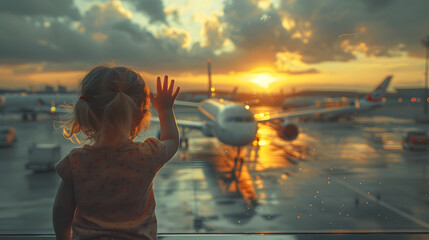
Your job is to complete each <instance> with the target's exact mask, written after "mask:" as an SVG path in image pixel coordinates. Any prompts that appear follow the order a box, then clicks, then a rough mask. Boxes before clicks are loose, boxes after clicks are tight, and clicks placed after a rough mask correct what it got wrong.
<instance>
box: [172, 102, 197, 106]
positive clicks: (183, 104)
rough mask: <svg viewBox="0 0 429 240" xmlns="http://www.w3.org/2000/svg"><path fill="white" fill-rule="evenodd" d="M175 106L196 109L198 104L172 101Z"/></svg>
mask: <svg viewBox="0 0 429 240" xmlns="http://www.w3.org/2000/svg"><path fill="white" fill-rule="evenodd" d="M174 105H175V106H181V107H198V106H199V103H197V102H188V101H174Z"/></svg>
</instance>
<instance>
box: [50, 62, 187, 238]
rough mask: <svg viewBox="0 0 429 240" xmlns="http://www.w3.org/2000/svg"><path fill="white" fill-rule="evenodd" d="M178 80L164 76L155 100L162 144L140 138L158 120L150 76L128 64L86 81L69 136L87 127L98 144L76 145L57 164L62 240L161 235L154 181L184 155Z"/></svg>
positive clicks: (99, 70)
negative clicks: (180, 151) (177, 112)
mask: <svg viewBox="0 0 429 240" xmlns="http://www.w3.org/2000/svg"><path fill="white" fill-rule="evenodd" d="M173 88H174V80H171V83H170V86H169V87H168V77H167V76H165V77H164V84H163V86H161V79H160V78H159V77H158V79H157V95H156V96H154V95H152V93H151V94H150V100H151V102H152V104H153V105H154V107H155V108H156V110H157V111H158V115H159V119H160V124H161V139H160V140H161V141H160V140H158V139H156V138H148V139H146V140H145V141H144V142H142V143H141V142H133V139H134V138H135V137H136V135H137V134H138V133H139V132H140V130H141V129H142V128H144V127H145V126H146V125H147V123H148V121H149V118H150V113H149V111H148V110H149V99H148V98H149V90H148V87H147V85H146V83H145V81H144V80H143V79H142V77H141V76H140V75H139V74H138V73H136V72H135V71H133V70H131V69H128V68H125V67H113V68H110V67H103V66H99V67H96V68H94V69H92V70H91V71H90V72H89V73H88V74H87V75H86V76H85V77H84V79H83V81H82V83H81V86H80V91H79V93H80V97H79V100H78V101H77V102H76V104H75V105H74V108H73V113H72V115H71V118H70V121H69V122H67V123H66V124H65V125H64V126H63V132H64V135H65V136H66V137H67V138H71V137H76V136H75V134H77V133H79V132H83V133H84V134H85V135H86V136H87V139H88V140H90V141H91V143H92V144H91V145H84V146H83V147H82V148H75V149H73V150H72V151H71V152H70V153H69V154H68V155H67V156H66V157H65V158H64V159H63V160H61V161H60V162H58V163H57V165H56V171H57V172H58V174H59V175H60V176H61V178H62V181H61V184H60V186H59V188H58V191H57V195H56V198H55V202H54V206H53V225H54V230H55V233H56V236H57V239H70V235H71V229H73V236H72V239H157V224H156V223H157V222H156V216H155V199H154V194H153V190H152V181H153V178H154V177H155V174H156V172H157V171H158V170H159V169H160V168H161V167H162V166H163V165H164V164H165V163H166V162H167V161H168V160H170V159H171V157H172V156H173V155H174V154H175V153H176V151H177V149H178V146H179V132H178V129H177V124H176V119H175V117H174V112H173V104H174V100H175V99H176V96H177V94H178V93H179V89H180V88H179V87H178V88H177V89H176V91H174V93H173Z"/></svg>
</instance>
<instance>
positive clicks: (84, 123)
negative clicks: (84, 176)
mask: <svg viewBox="0 0 429 240" xmlns="http://www.w3.org/2000/svg"><path fill="white" fill-rule="evenodd" d="M79 96H80V97H79V99H78V100H77V102H76V103H75V104H74V105H73V106H69V107H68V108H69V109H72V112H71V113H70V114H69V115H68V116H67V117H66V121H63V122H62V126H61V128H62V129H63V135H64V137H66V138H68V139H70V140H71V141H72V142H74V141H73V138H75V139H76V140H77V142H78V143H80V141H79V138H78V137H77V136H76V134H77V133H79V132H82V133H84V134H85V135H86V136H87V138H86V139H87V140H90V141H95V140H96V139H97V138H99V137H101V136H103V134H105V133H106V132H109V133H114V134H115V136H120V135H125V134H127V135H128V136H127V137H128V139H130V140H132V139H134V138H135V137H136V136H137V135H138V134H139V132H140V131H141V130H142V129H145V128H146V127H147V126H148V124H149V119H150V112H149V88H148V87H147V85H146V83H145V81H144V80H143V78H142V77H141V76H140V74H138V73H137V72H135V71H133V70H132V69H129V68H126V67H106V66H98V67H95V68H93V69H92V70H91V71H89V73H88V74H87V75H86V76H85V77H84V78H83V80H82V82H81V84H80V88H79Z"/></svg>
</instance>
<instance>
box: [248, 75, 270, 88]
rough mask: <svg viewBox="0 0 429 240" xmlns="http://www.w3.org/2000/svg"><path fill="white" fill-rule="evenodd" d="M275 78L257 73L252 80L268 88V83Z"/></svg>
mask: <svg viewBox="0 0 429 240" xmlns="http://www.w3.org/2000/svg"><path fill="white" fill-rule="evenodd" d="M274 81H275V79H274V78H273V77H271V76H269V75H267V74H258V75H256V77H255V78H254V79H253V82H255V83H256V84H258V85H260V86H261V87H263V88H265V89H268V87H269V85H270V83H272V82H274Z"/></svg>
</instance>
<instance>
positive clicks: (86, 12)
mask: <svg viewBox="0 0 429 240" xmlns="http://www.w3.org/2000/svg"><path fill="white" fill-rule="evenodd" d="M427 9H429V1H426V0H412V1H401V0H353V1H352V0H348V1H344V0H323V1H320V0H284V1H281V0H277V1H276V0H235V1H232V0H226V1H220V0H204V1H202V0H174V1H173V0H123V1H120V0H113V1H111V0H109V1H102V0H98V1H90V0H39V1H34V0H16V1H0V87H11V88H21V87H24V88H28V87H30V86H33V87H36V86H39V85H43V84H51V85H57V84H62V85H66V86H68V87H69V88H73V87H74V86H76V84H77V83H78V82H79V80H80V79H81V78H82V76H84V74H85V73H86V72H87V71H88V70H89V69H90V68H92V67H94V66H96V65H98V64H111V63H115V64H117V65H125V66H129V67H132V68H134V69H136V70H138V71H139V72H140V73H141V74H142V75H143V77H144V78H145V79H146V80H147V81H149V82H150V83H153V80H154V79H155V78H156V76H158V75H164V74H168V75H170V76H172V77H174V78H175V79H176V80H177V81H179V82H180V84H181V85H182V87H183V88H184V90H186V89H189V90H191V89H192V90H193V89H203V88H205V86H206V82H207V76H206V71H207V69H206V61H207V59H209V58H210V59H211V61H212V64H213V73H214V76H213V80H214V82H215V86H216V88H217V89H227V88H228V87H231V86H238V87H239V91H240V90H242V91H255V89H257V90H258V91H278V89H283V90H284V91H285V92H287V91H289V90H290V89H292V87H296V88H297V89H303V88H307V89H308V88H313V89H315V88H317V89H349V90H353V89H359V90H362V91H364V90H367V89H368V90H369V89H371V88H372V87H373V86H374V85H375V84H376V83H377V82H379V81H381V80H382V78H383V77H384V76H386V75H387V74H393V75H394V79H393V82H392V85H393V86H392V89H393V88H394V87H408V86H409V87H420V86H423V80H424V75H423V74H424V64H425V62H424V59H425V58H424V57H425V50H424V47H423V45H422V44H421V40H422V39H423V38H424V37H425V36H426V35H429V14H427V13H426V12H427Z"/></svg>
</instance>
